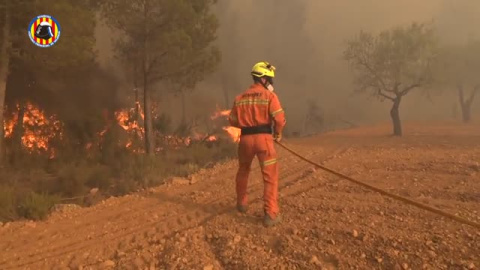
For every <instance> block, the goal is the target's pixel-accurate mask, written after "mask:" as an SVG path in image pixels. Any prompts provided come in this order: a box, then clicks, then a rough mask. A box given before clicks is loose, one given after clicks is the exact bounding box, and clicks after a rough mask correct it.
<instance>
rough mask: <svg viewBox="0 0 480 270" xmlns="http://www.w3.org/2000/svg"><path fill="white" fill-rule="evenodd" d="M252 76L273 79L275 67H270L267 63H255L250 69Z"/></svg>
mask: <svg viewBox="0 0 480 270" xmlns="http://www.w3.org/2000/svg"><path fill="white" fill-rule="evenodd" d="M252 75H253V76H255V77H259V78H260V77H263V76H267V77H271V78H274V77H275V67H274V66H272V65H270V63H268V62H267V61H262V62H258V63H256V64H255V65H254V66H253V68H252Z"/></svg>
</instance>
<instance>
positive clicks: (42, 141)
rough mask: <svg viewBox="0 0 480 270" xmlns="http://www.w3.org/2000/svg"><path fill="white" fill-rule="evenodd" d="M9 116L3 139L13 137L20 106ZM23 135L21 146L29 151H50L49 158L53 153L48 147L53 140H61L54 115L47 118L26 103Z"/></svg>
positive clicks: (59, 124)
mask: <svg viewBox="0 0 480 270" xmlns="http://www.w3.org/2000/svg"><path fill="white" fill-rule="evenodd" d="M16 107H17V110H16V111H14V112H13V113H12V115H11V118H10V119H8V117H7V119H6V120H5V123H4V131H5V138H9V137H12V136H13V133H14V130H15V128H16V126H17V125H18V124H19V122H20V121H19V119H18V118H19V113H20V105H17V106H16ZM21 123H22V125H23V130H24V132H23V134H22V138H21V139H22V144H23V146H24V147H26V148H27V149H28V150H29V151H36V150H43V151H50V157H51V158H52V157H53V156H54V155H55V151H54V150H53V149H52V148H51V147H50V146H49V144H50V142H51V141H52V140H53V139H54V138H57V137H58V138H62V123H61V122H60V121H59V120H57V118H56V116H55V115H52V116H50V117H47V116H46V114H45V112H44V111H42V110H41V109H40V108H38V107H37V106H35V105H34V104H32V103H30V102H27V103H26V104H25V107H24V115H23V119H22V122H21Z"/></svg>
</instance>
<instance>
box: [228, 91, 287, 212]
mask: <svg viewBox="0 0 480 270" xmlns="http://www.w3.org/2000/svg"><path fill="white" fill-rule="evenodd" d="M229 121H230V124H231V125H232V126H234V127H237V128H241V129H242V134H241V137H240V142H239V146H238V159H239V168H238V172H237V176H236V192H237V204H238V205H244V206H246V205H247V185H248V176H249V174H250V168H251V164H252V161H253V159H254V157H255V156H257V157H258V160H259V162H260V166H261V169H262V174H263V181H264V193H263V197H264V208H265V212H266V213H267V214H268V215H269V216H270V217H271V218H275V217H276V216H277V214H278V213H279V207H278V201H277V200H278V164H277V153H276V151H275V148H274V142H273V136H272V131H273V132H274V133H275V134H282V130H283V128H284V127H285V124H286V120H285V113H284V111H283V109H282V107H281V105H280V101H279V100H278V97H277V95H276V94H275V93H273V92H270V91H268V90H267V89H265V88H264V87H263V86H262V85H261V84H258V83H257V84H253V85H252V86H251V87H250V88H249V89H247V90H246V91H245V92H244V93H242V94H240V95H238V96H237V97H236V98H235V102H234V105H233V108H232V110H231V112H230V115H229ZM272 126H273V130H272Z"/></svg>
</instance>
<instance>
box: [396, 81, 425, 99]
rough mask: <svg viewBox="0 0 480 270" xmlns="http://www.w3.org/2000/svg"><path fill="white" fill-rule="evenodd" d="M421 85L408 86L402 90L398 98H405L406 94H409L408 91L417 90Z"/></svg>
mask: <svg viewBox="0 0 480 270" xmlns="http://www.w3.org/2000/svg"><path fill="white" fill-rule="evenodd" d="M420 86H421V84H420V83H414V84H412V85H409V86H407V87H405V88H403V90H402V91H401V92H400V93H399V95H400V96H402V97H403V96H405V95H406V94H408V92H410V90H412V89H414V88H417V87H420Z"/></svg>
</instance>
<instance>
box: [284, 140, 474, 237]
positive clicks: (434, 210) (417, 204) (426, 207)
mask: <svg viewBox="0 0 480 270" xmlns="http://www.w3.org/2000/svg"><path fill="white" fill-rule="evenodd" d="M276 143H277V144H278V145H279V146H280V147H282V148H283V149H285V150H287V151H288V152H289V153H291V154H292V155H294V156H296V157H298V158H300V159H301V160H303V161H305V162H307V163H310V164H312V165H313V166H315V167H317V168H319V169H321V170H324V171H326V172H329V173H331V174H333V175H336V176H338V177H340V178H343V179H345V180H348V181H350V182H352V183H355V184H357V185H360V186H362V187H365V188H367V189H370V190H373V191H375V192H378V193H380V194H382V195H385V196H387V197H390V198H393V199H395V200H398V201H401V202H403V203H406V204H410V205H413V206H415V207H418V208H421V209H423V210H426V211H429V212H432V213H435V214H437V215H440V216H443V217H446V218H450V219H452V220H455V221H457V222H460V223H462V224H466V225H470V226H472V227H474V228H477V229H480V224H479V223H476V222H474V221H470V220H468V219H465V218H462V217H459V216H456V215H453V214H450V213H447V212H445V211H442V210H440V209H437V208H435V207H432V206H429V205H426V204H423V203H420V202H417V201H414V200H412V199H408V198H405V197H402V196H399V195H396V194H393V193H390V192H388V191H385V190H383V189H380V188H377V187H374V186H372V185H369V184H367V183H364V182H362V181H359V180H356V179H353V178H351V177H349V176H346V175H344V174H341V173H339V172H336V171H334V170H331V169H329V168H326V167H324V166H322V165H320V164H318V163H315V162H313V161H311V160H309V159H307V158H305V157H304V156H302V155H300V154H298V153H297V152H295V151H294V150H292V149H291V148H290V147H288V146H286V145H285V144H283V143H281V142H278V141H276Z"/></svg>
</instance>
